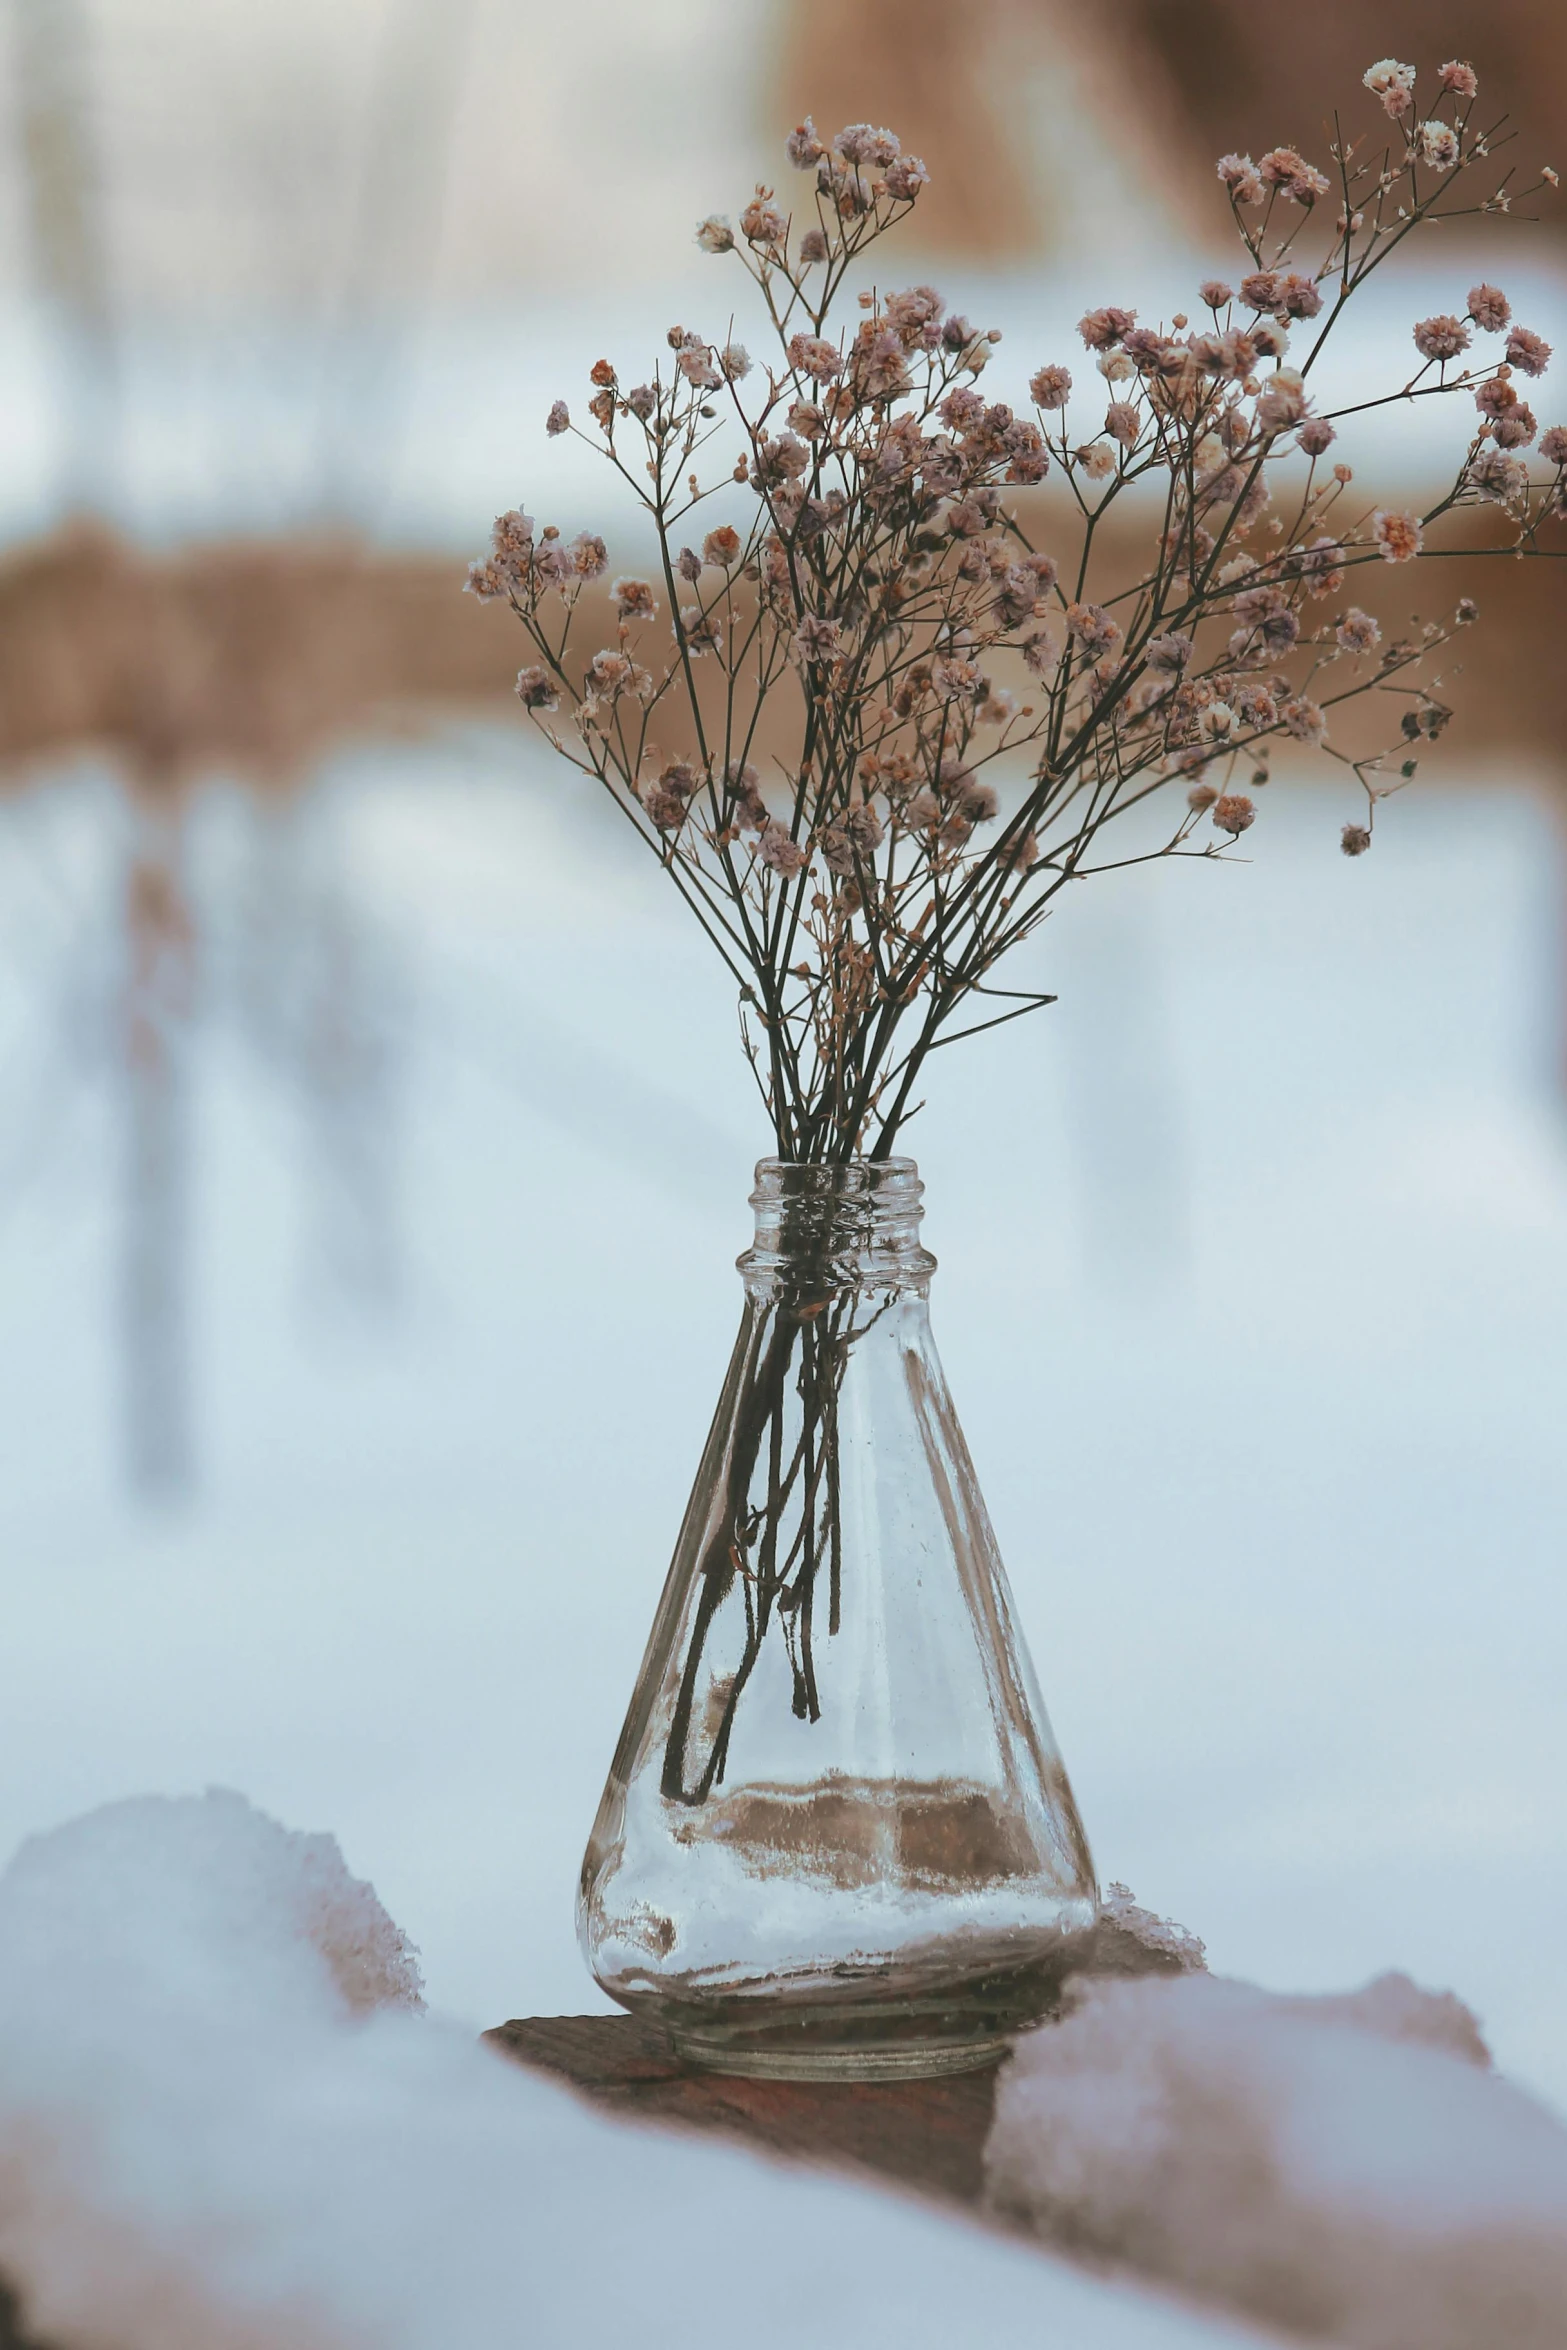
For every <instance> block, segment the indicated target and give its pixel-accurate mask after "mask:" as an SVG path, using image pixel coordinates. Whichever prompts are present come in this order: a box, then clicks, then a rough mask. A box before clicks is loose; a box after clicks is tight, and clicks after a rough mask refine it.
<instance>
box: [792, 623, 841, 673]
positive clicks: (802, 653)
mask: <svg viewBox="0 0 1567 2350" xmlns="http://www.w3.org/2000/svg"><path fill="white" fill-rule="evenodd" d="M842 636H843V624H842V622H841V621H837V620H826V619H823V618H822V617H821V616H820V614H818V613H813V612H808V613H807V614H806V616H805V618H804V619H803V620H802V621H801V623H800V625H799V627H798V628H797V629H796V630H795V632H794V657H795V659H796V660H797V661H798V662H799V663H800V666H801V667H802V668H806V667H808V666H809V665H810V664H811V663H812V662H820V661H832V660H835V659H836V657H837V654H838V649H839V644H840V642H841V639H842Z"/></svg>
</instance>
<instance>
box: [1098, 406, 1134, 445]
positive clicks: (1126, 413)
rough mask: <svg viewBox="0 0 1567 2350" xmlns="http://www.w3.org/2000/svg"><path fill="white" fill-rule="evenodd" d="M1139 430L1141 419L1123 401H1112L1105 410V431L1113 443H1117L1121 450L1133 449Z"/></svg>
mask: <svg viewBox="0 0 1567 2350" xmlns="http://www.w3.org/2000/svg"><path fill="white" fill-rule="evenodd" d="M1141 430H1142V419H1141V418H1140V417H1139V415H1138V413H1137V410H1136V409H1135V408H1133V407H1131V406H1130V405H1129V403H1128V402H1126V401H1125V400H1115V401H1112V402H1111V404H1110V406H1109V407H1108V408H1107V409H1106V410H1105V431H1106V432H1107V433H1108V434H1109V435H1110V438H1111V439H1112V440H1113V441H1119V442H1120V444H1121V446H1122V448H1123V449H1134V448H1135V447H1136V446H1137V436H1138V434H1139V433H1140V432H1141Z"/></svg>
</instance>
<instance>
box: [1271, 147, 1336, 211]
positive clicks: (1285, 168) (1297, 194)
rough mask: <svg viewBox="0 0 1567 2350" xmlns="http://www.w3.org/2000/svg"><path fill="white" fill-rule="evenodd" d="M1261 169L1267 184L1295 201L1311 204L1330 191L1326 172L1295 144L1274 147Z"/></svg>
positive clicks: (1294, 202) (1293, 202)
mask: <svg viewBox="0 0 1567 2350" xmlns="http://www.w3.org/2000/svg"><path fill="white" fill-rule="evenodd" d="M1257 173H1258V176H1259V178H1260V179H1261V180H1262V183H1263V185H1264V187H1269V188H1277V189H1278V191H1279V193H1280V194H1281V195H1282V196H1286V197H1288V199H1289V201H1290V202H1291V203H1292V204H1304V205H1311V204H1314V203H1315V202H1316V200H1317V198H1318V197H1319V196H1325V195H1326V194H1327V192H1328V183H1327V181H1326V179H1325V178H1324V177H1323V175H1322V173H1321V172H1320V171H1318V170H1317V168H1316V166H1315V165H1314V164H1310V163H1308V162H1307V161H1306V159H1305V157H1304V156H1303V155H1301V154H1298V153H1297V152H1296V150H1295V149H1294V148H1293V147H1270V148H1269V150H1268V152H1267V154H1266V155H1264V156H1263V157H1262V158H1261V159H1260V161H1259V162H1258V165H1257Z"/></svg>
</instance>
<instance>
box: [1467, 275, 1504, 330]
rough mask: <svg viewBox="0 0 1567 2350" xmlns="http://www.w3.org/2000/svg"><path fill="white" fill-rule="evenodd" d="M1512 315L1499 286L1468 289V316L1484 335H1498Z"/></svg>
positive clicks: (1480, 286) (1479, 286) (1481, 286)
mask: <svg viewBox="0 0 1567 2350" xmlns="http://www.w3.org/2000/svg"><path fill="white" fill-rule="evenodd" d="M1512 314H1513V306H1512V304H1511V302H1509V301H1508V299H1507V296H1506V295H1505V294H1504V293H1503V292H1502V289H1501V287H1500V286H1488V285H1478V286H1471V287H1470V289H1469V315H1470V317H1471V318H1472V319H1473V320H1474V322H1475V324H1476V326H1478V327H1480V328H1482V329H1483V331H1484V332H1485V333H1486V334H1488V335H1499V334H1500V333H1501V331H1502V329H1503V327H1504V326H1505V325H1506V324H1507V322H1508V320H1509V319H1510V318H1511V317H1512Z"/></svg>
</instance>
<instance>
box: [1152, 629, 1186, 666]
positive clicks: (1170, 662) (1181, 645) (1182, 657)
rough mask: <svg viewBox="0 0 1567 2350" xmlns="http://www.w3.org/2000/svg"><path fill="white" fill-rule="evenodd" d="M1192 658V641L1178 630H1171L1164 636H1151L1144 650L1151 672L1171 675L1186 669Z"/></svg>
mask: <svg viewBox="0 0 1567 2350" xmlns="http://www.w3.org/2000/svg"><path fill="white" fill-rule="evenodd" d="M1191 657H1192V640H1191V638H1190V637H1189V636H1186V635H1184V634H1183V633H1182V632H1181V631H1180V630H1179V629H1171V630H1170V631H1169V632H1168V634H1167V635H1165V636H1153V637H1150V638H1149V639H1148V643H1147V645H1146V647H1145V648H1144V658H1145V659H1146V661H1147V663H1148V666H1149V668H1150V669H1152V670H1156V671H1160V672H1163V673H1168V674H1173V673H1174V672H1176V671H1178V670H1182V669H1184V668H1185V667H1186V664H1187V662H1188V661H1189V660H1190V659H1191Z"/></svg>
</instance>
